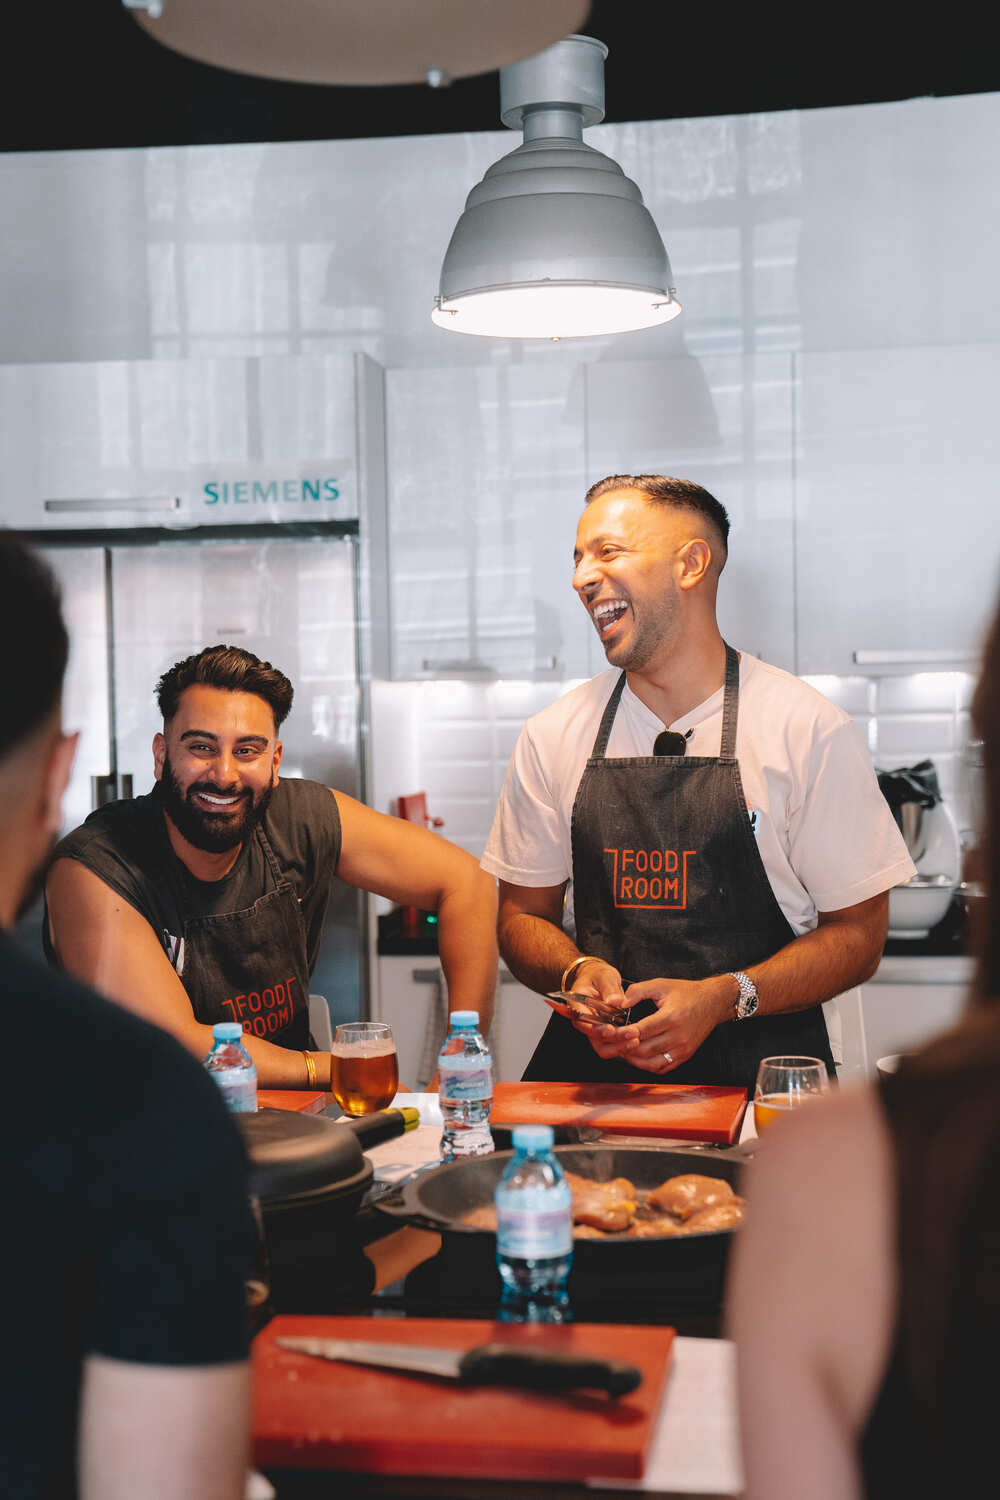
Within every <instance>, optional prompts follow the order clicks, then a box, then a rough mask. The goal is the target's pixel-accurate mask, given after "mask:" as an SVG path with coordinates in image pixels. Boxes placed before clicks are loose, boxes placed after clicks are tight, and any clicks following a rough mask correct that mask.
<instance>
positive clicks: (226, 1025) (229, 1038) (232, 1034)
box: [212, 1021, 243, 1042]
mask: <svg viewBox="0 0 1000 1500" xmlns="http://www.w3.org/2000/svg"><path fill="white" fill-rule="evenodd" d="M212 1035H213V1036H214V1037H215V1040H216V1041H217V1042H238V1041H239V1039H240V1037H241V1036H242V1035H243V1027H242V1026H241V1025H240V1023H239V1021H216V1023H215V1025H214V1026H213V1027H212Z"/></svg>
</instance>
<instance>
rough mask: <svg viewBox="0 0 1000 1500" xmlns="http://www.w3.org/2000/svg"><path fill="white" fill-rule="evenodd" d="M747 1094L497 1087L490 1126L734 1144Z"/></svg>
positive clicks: (631, 1086)
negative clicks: (581, 1128)
mask: <svg viewBox="0 0 1000 1500" xmlns="http://www.w3.org/2000/svg"><path fill="white" fill-rule="evenodd" d="M746 1106H747V1091H746V1089H740V1088H729V1087H724V1086H722V1085H719V1084H708V1083H498V1084H497V1085H496V1086H495V1088H494V1091H493V1108H492V1109H491V1110H490V1124H491V1125H500V1126H504V1127H507V1128H509V1127H510V1126H511V1125H586V1126H588V1127H590V1128H591V1129H594V1130H600V1131H601V1132H602V1133H604V1134H606V1135H655V1136H672V1137H673V1138H674V1139H675V1140H682V1141H713V1142H715V1143H716V1144H720V1145H732V1143H733V1141H735V1140H736V1138H737V1136H738V1134H739V1129H740V1125H741V1124H742V1122H743V1114H744V1111H745V1110H746Z"/></svg>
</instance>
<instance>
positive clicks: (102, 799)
mask: <svg viewBox="0 0 1000 1500" xmlns="http://www.w3.org/2000/svg"><path fill="white" fill-rule="evenodd" d="M131 797H132V777H131V776H127V775H124V774H122V775H116V774H115V773H114V772H113V771H112V772H111V774H110V775H108V776H91V778H90V800H91V803H92V804H93V807H94V810H95V811H96V809H97V808H99V807H103V806H104V804H105V803H106V802H118V801H119V800H122V801H129V800H131Z"/></svg>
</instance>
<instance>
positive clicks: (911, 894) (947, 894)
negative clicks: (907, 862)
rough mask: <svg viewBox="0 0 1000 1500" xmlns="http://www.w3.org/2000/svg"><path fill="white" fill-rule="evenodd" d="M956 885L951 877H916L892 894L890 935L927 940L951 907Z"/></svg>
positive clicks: (896, 886) (898, 887)
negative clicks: (928, 935) (925, 938)
mask: <svg viewBox="0 0 1000 1500" xmlns="http://www.w3.org/2000/svg"><path fill="white" fill-rule="evenodd" d="M955 886H956V882H955V881H954V880H952V879H951V878H950V877H949V876H947V875H915V876H914V877H913V879H912V880H911V881H910V882H909V884H908V885H894V886H893V887H892V890H891V891H890V892H889V936H890V937H894V938H922V937H926V936H927V934H928V933H929V932H930V930H931V928H932V927H936V926H937V924H938V923H939V922H940V920H941V918H942V917H943V916H944V914H945V912H946V911H947V910H948V908H949V906H950V905H951V901H952V897H953V896H954V894H955Z"/></svg>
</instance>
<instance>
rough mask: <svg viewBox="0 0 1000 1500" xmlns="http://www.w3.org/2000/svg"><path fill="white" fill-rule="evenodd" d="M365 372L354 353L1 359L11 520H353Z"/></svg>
mask: <svg viewBox="0 0 1000 1500" xmlns="http://www.w3.org/2000/svg"><path fill="white" fill-rule="evenodd" d="M358 378H359V369H358V367H357V365H356V361H355V357H354V356H352V355H301V356H263V357H247V358H243V357H232V358H219V359H177V360H170V359H163V360H134V361H124V360H123V361H106V362H100V363H87V362H80V363H78V364H60V365H43V364H38V365H5V366H0V466H2V471H3V475H4V521H5V523H6V524H7V525H10V526H15V527H19V528H24V529H38V528H41V527H45V528H50V529H55V530H66V529H91V528H98V527H99V528H102V529H104V528H123V527H126V528H129V527H146V526H179V527H189V526H215V525H230V526H231V525H246V524H260V523H262V522H285V521H303V520H308V521H317V520H324V521H325V520H345V519H348V518H352V519H353V518H355V517H357V515H358V482H357V458H356V452H355V447H356V432H357V426H358V397H357V394H356V390H357V379H358Z"/></svg>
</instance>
